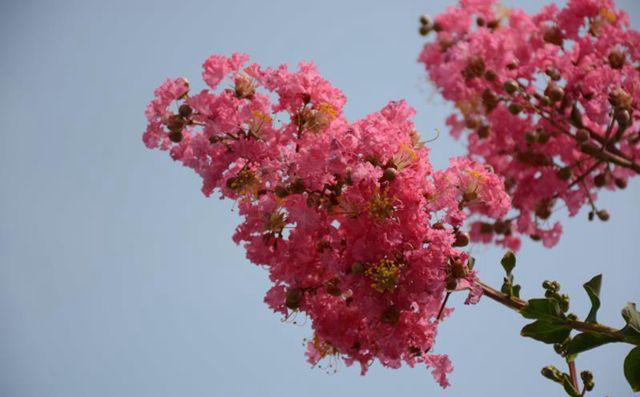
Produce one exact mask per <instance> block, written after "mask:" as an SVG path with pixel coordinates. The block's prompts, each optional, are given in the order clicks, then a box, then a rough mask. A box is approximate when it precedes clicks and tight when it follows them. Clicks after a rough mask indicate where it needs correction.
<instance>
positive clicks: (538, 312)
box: [520, 298, 563, 322]
mask: <svg viewBox="0 0 640 397" xmlns="http://www.w3.org/2000/svg"><path fill="white" fill-rule="evenodd" d="M520 314H522V316H523V317H524V318H530V319H534V320H547V321H551V322H553V321H558V320H562V318H563V317H562V311H561V310H560V305H558V302H557V301H556V300H554V299H548V298H538V299H529V301H528V302H527V305H526V306H525V307H524V308H523V309H522V310H520Z"/></svg>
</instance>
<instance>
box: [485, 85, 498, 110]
mask: <svg viewBox="0 0 640 397" xmlns="http://www.w3.org/2000/svg"><path fill="white" fill-rule="evenodd" d="M498 103H500V98H498V96H497V95H496V94H495V92H493V91H491V90H490V89H488V88H487V89H485V90H484V91H483V92H482V105H483V106H484V108H485V109H486V111H487V113H491V112H492V111H493V109H495V108H496V106H498Z"/></svg>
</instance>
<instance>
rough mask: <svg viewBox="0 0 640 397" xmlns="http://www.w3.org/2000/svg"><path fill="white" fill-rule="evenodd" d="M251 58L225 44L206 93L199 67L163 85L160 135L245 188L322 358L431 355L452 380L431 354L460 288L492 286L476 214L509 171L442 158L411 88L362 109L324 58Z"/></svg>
mask: <svg viewBox="0 0 640 397" xmlns="http://www.w3.org/2000/svg"><path fill="white" fill-rule="evenodd" d="M247 62H248V57H247V56H245V55H242V54H234V55H233V56H231V57H224V56H217V55H216V56H212V57H210V58H209V59H207V60H206V62H205V63H204V66H203V67H204V72H203V78H204V81H205V82H206V83H207V85H208V86H209V88H208V89H205V90H203V91H201V92H199V93H191V92H190V89H189V84H188V82H187V81H186V80H185V79H176V80H168V81H167V82H165V83H164V84H163V85H162V86H160V87H159V88H158V89H157V90H156V92H155V99H154V100H153V101H152V102H151V103H150V104H149V106H148V108H147V111H146V116H147V118H148V121H149V123H148V127H147V130H146V132H145V133H144V142H145V144H146V145H147V146H148V147H149V148H159V149H162V150H169V151H170V154H171V157H172V158H173V159H174V160H176V161H180V162H182V164H184V165H185V166H187V167H189V168H192V169H193V170H194V171H195V172H197V173H198V174H199V175H200V176H201V177H202V178H203V181H204V183H203V188H202V190H203V192H204V194H205V195H207V196H208V195H210V194H211V193H212V192H214V191H218V192H219V193H220V195H221V196H222V197H226V198H230V199H232V200H235V201H236V203H237V208H238V210H239V213H240V215H241V216H242V217H243V222H242V224H240V226H239V227H238V228H237V231H236V233H235V235H234V237H233V238H234V241H235V242H237V243H241V244H243V245H244V247H245V248H246V252H247V257H248V259H249V260H250V261H251V262H253V263H255V264H256V265H259V266H263V267H265V268H266V269H268V271H269V276H270V278H271V280H272V281H273V284H274V285H273V287H272V288H271V289H270V290H269V291H268V292H267V294H266V297H265V302H266V303H267V304H268V305H269V306H270V307H271V308H272V309H273V310H274V311H276V312H279V313H282V314H283V315H284V316H287V317H290V316H295V315H296V313H304V314H306V315H307V316H308V317H309V318H310V319H311V325H312V328H313V331H314V336H313V338H312V339H311V340H310V341H309V343H308V352H307V356H308V359H309V361H310V362H311V363H313V364H316V363H318V362H319V361H320V360H322V359H323V358H328V359H330V360H331V359H333V360H336V359H338V358H340V359H342V360H344V361H345V362H346V363H347V364H348V365H350V364H352V363H355V362H357V363H359V364H360V365H361V368H362V372H363V373H364V372H366V370H367V368H368V367H369V365H371V363H372V362H373V361H374V360H375V359H377V360H379V361H380V362H381V363H382V364H383V365H385V366H388V367H393V368H396V367H399V366H400V365H401V363H402V362H404V363H406V364H408V365H411V366H413V365H414V364H415V363H419V362H422V363H425V364H426V365H427V366H428V367H431V368H432V370H433V373H434V376H435V377H436V379H437V380H438V382H439V383H440V384H441V385H442V386H447V385H448V382H447V379H446V375H447V373H449V372H450V371H451V369H452V367H451V364H450V362H449V360H448V358H447V357H446V356H444V355H435V354H431V349H432V347H433V344H434V337H435V335H436V329H437V325H438V322H439V321H440V320H441V318H442V315H446V314H448V313H449V312H450V310H449V309H445V308H444V304H443V298H444V295H445V293H446V291H447V290H454V289H463V288H464V289H470V290H471V293H470V295H469V298H468V301H469V302H471V303H474V302H475V301H477V299H478V298H479V295H480V294H481V290H479V287H478V286H477V285H476V284H475V275H474V272H473V270H472V269H471V268H470V267H471V266H470V264H469V257H468V255H467V254H466V253H464V252H462V251H460V249H459V248H460V247H463V246H465V245H467V244H468V242H469V236H468V235H466V234H465V233H464V232H462V230H461V227H462V224H463V221H464V220H465V219H466V218H467V217H468V216H469V215H471V214H475V215H476V216H478V217H484V218H485V219H496V218H500V217H502V216H504V215H505V214H506V213H507V211H508V209H509V205H510V200H509V197H508V196H507V194H506V193H505V192H504V190H503V181H502V180H501V179H500V178H499V177H497V176H496V175H495V174H493V173H492V172H491V171H490V170H489V169H487V168H486V167H484V166H482V165H480V164H478V163H475V162H473V161H470V160H468V159H462V158H461V159H452V161H451V166H450V167H449V168H448V169H446V170H444V171H438V172H434V171H433V170H432V167H431V164H430V163H429V159H428V157H427V154H428V149H427V148H425V147H424V146H423V144H422V143H420V142H419V136H418V133H417V132H416V131H415V128H414V125H413V123H412V121H411V117H412V116H413V113H414V111H413V110H412V109H411V108H409V107H408V106H407V104H406V103H405V102H403V101H399V102H390V103H389V104H388V105H387V106H385V107H384V108H383V109H382V110H380V111H379V112H376V113H372V114H370V115H368V116H366V117H364V118H363V119H361V120H359V121H356V122H353V123H350V122H348V121H347V120H346V119H345V117H344V116H343V113H342V109H343V106H344V104H345V101H346V99H345V97H344V95H343V94H342V93H341V92H340V91H339V90H338V89H336V88H334V87H332V86H331V84H329V83H328V82H327V81H326V80H324V79H323V78H322V77H321V76H320V75H319V74H318V72H317V71H316V68H315V67H314V65H313V64H309V63H301V64H300V66H299V69H298V70H297V71H290V70H288V69H287V67H286V66H280V67H279V68H276V69H273V68H261V67H260V66H258V65H257V64H251V65H248V66H245V65H246V64H247ZM221 84H223V85H224V84H226V85H227V87H228V88H218V87H219V86H220V85H221Z"/></svg>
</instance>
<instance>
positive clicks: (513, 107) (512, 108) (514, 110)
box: [509, 103, 522, 116]
mask: <svg viewBox="0 0 640 397" xmlns="http://www.w3.org/2000/svg"><path fill="white" fill-rule="evenodd" d="M521 111H522V106H521V105H519V104H517V103H512V104H510V105H509V113H511V114H512V115H514V116H517V115H518V114H520V112H521Z"/></svg>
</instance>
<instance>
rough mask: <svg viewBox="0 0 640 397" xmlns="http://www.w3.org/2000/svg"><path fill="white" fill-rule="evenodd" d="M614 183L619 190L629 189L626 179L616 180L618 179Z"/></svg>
mask: <svg viewBox="0 0 640 397" xmlns="http://www.w3.org/2000/svg"><path fill="white" fill-rule="evenodd" d="M614 182H615V184H616V186H617V187H618V189H626V187H627V180H626V179H622V178H616V179H614Z"/></svg>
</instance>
